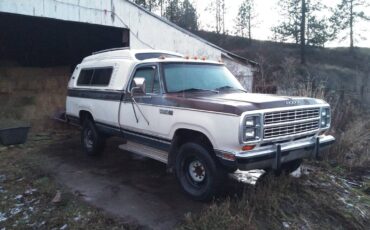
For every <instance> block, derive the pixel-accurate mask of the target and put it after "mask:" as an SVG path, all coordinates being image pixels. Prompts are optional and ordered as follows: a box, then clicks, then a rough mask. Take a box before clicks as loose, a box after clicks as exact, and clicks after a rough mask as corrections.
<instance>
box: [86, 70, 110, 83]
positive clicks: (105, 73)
mask: <svg viewBox="0 0 370 230" xmlns="http://www.w3.org/2000/svg"><path fill="white" fill-rule="evenodd" d="M112 72H113V68H100V69H95V70H94V75H93V78H92V81H91V85H96V86H107V85H109V82H110V78H111V76H112Z"/></svg>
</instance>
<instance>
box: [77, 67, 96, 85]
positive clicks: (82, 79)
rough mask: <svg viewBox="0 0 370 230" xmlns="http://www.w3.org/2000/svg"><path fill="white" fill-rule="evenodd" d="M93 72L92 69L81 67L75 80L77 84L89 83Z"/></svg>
mask: <svg viewBox="0 0 370 230" xmlns="http://www.w3.org/2000/svg"><path fill="white" fill-rule="evenodd" d="M93 73H94V70H93V69H82V70H81V72H80V76H79V77H78V80H77V85H90V83H91V79H92V76H93Z"/></svg>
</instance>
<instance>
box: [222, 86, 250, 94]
mask: <svg viewBox="0 0 370 230" xmlns="http://www.w3.org/2000/svg"><path fill="white" fill-rule="evenodd" d="M225 89H232V90H239V91H242V92H245V93H248V91H247V90H245V89H239V88H234V87H232V86H228V85H226V86H222V87H220V88H217V89H216V90H218V91H221V90H225Z"/></svg>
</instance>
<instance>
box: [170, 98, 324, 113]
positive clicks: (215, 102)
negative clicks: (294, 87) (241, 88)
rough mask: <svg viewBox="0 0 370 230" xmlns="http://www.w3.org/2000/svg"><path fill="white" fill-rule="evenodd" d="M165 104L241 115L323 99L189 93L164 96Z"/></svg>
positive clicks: (321, 102) (308, 103)
mask: <svg viewBox="0 0 370 230" xmlns="http://www.w3.org/2000/svg"><path fill="white" fill-rule="evenodd" d="M166 101H167V102H168V103H169V104H167V105H170V106H176V107H185V108H191V109H198V110H208V111H213V112H220V113H230V114H234V115H241V114H242V113H244V112H247V111H253V110H262V109H272V108H282V107H294V106H304V105H318V106H320V105H323V104H326V102H325V101H323V100H320V99H315V98H307V97H288V96H277V95H270V94H256V93H220V94H214V93H189V94H176V95H171V96H167V97H166Z"/></svg>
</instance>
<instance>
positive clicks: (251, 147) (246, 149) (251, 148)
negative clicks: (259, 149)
mask: <svg viewBox="0 0 370 230" xmlns="http://www.w3.org/2000/svg"><path fill="white" fill-rule="evenodd" d="M254 147H256V146H255V145H245V146H243V148H242V150H243V151H251V150H253V149H254Z"/></svg>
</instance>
